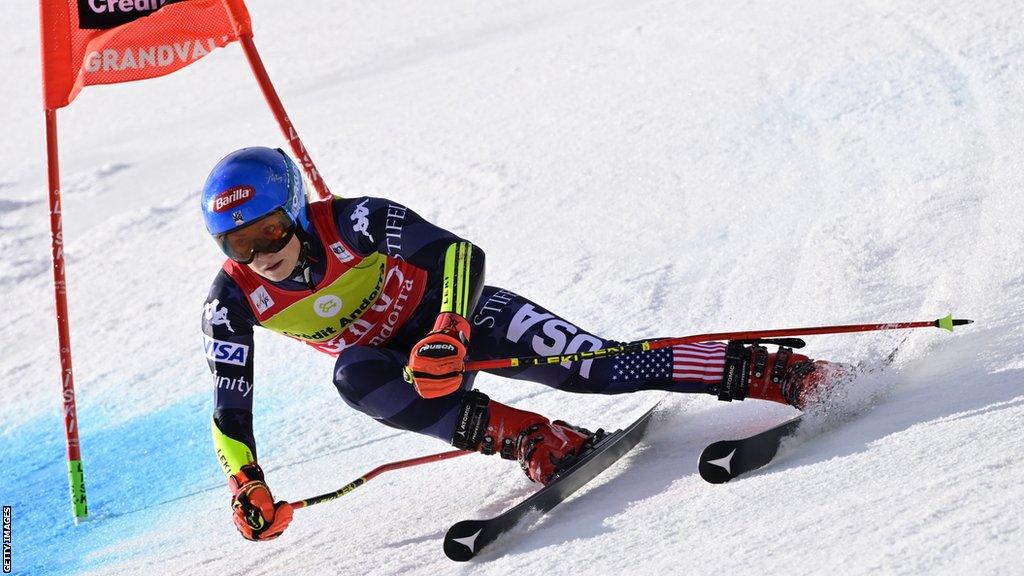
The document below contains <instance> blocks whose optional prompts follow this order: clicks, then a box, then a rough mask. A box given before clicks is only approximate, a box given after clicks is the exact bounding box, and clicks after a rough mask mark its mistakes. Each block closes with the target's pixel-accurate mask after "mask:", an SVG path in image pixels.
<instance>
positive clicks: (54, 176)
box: [46, 108, 89, 524]
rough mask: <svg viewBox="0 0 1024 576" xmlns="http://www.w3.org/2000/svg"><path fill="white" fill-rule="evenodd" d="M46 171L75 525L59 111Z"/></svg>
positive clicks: (81, 492)
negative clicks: (59, 159) (58, 131)
mask: <svg viewBox="0 0 1024 576" xmlns="http://www.w3.org/2000/svg"><path fill="white" fill-rule="evenodd" d="M46 169H47V180H48V184H49V188H50V193H49V198H50V239H51V242H52V245H53V253H52V258H53V300H54V305H55V307H56V318H57V340H58V345H59V351H60V370H61V382H62V398H63V404H64V433H65V436H66V438H67V447H68V483H69V485H70V487H71V509H72V512H74V514H75V524H78V523H79V521H81V520H84V519H85V518H87V517H88V516H89V506H88V504H87V502H86V498H85V474H84V472H83V469H82V452H81V447H80V444H79V441H78V412H77V411H76V409H75V378H74V376H73V374H72V371H71V331H70V330H69V328H68V298H67V280H65V277H64V236H63V225H62V215H61V212H62V210H61V203H60V166H59V164H58V155H57V111H56V110H54V109H49V108H48V109H47V110H46Z"/></svg>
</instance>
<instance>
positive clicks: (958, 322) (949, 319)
mask: <svg viewBox="0 0 1024 576" xmlns="http://www.w3.org/2000/svg"><path fill="white" fill-rule="evenodd" d="M973 323H974V320H967V319H966V318H953V315H952V314H947V315H946V316H945V317H943V318H939V319H938V320H936V321H935V327H936V328H942V329H944V330H949V331H950V332H952V331H953V327H954V326H964V325H967V324H973Z"/></svg>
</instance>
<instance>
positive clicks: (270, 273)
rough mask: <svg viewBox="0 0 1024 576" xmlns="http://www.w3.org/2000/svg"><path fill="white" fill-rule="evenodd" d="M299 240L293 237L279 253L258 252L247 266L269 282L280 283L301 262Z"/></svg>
mask: <svg viewBox="0 0 1024 576" xmlns="http://www.w3.org/2000/svg"><path fill="white" fill-rule="evenodd" d="M299 248H300V245H299V238H298V236H292V239H291V240H290V241H289V242H288V243H287V244H285V246H284V248H281V249H280V250H278V251H277V252H272V253H270V254H265V253H263V252H257V253H256V257H255V258H253V260H252V262H250V263H248V264H246V266H248V267H249V269H250V270H252V271H253V272H255V273H257V274H259V275H260V276H263V277H264V278H266V279H268V280H273V281H274V282H280V281H281V280H284V279H285V278H287V277H288V275H289V274H291V273H292V270H294V269H295V265H296V264H298V262H299Z"/></svg>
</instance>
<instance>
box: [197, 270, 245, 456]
mask: <svg viewBox="0 0 1024 576" xmlns="http://www.w3.org/2000/svg"><path fill="white" fill-rule="evenodd" d="M255 324H256V318H255V316H254V315H253V314H252V311H251V309H250V308H249V306H248V304H247V303H246V302H245V300H244V297H243V295H242V292H241V290H240V289H239V288H238V285H237V284H235V282H234V281H233V280H232V279H231V278H230V277H229V276H228V275H227V273H226V272H224V271H221V272H220V273H219V274H218V275H217V278H216V279H215V280H214V282H213V286H212V287H211V288H210V294H209V296H208V297H207V299H206V303H205V304H204V305H203V317H202V330H203V352H204V354H205V355H206V360H207V364H208V365H209V367H210V372H211V373H212V374H213V397H214V412H213V422H212V423H211V432H212V436H213V443H214V450H215V451H216V453H217V460H218V461H219V462H220V464H221V466H222V467H223V468H224V471H225V473H227V474H235V473H237V472H238V469H239V468H241V467H242V466H243V465H245V464H248V463H250V462H255V461H256V441H255V438H254V436H253V429H252V395H253V327H254V326H255Z"/></svg>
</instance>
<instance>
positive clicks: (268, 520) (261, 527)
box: [228, 463, 292, 542]
mask: <svg viewBox="0 0 1024 576" xmlns="http://www.w3.org/2000/svg"><path fill="white" fill-rule="evenodd" d="M228 488H230V489H231V508H232V509H233V510H234V520H235V526H237V527H238V531H239V532H241V533H242V536H244V537H245V539H246V540H252V541H254V542H255V541H257V540H273V539H274V538H277V537H278V536H280V535H281V533H282V532H284V529H285V528H287V527H288V524H290V523H291V521H292V505H291V504H289V503H287V502H283V501H282V502H278V503H277V504H274V497H273V496H271V494H270V488H267V485H266V484H265V483H264V482H263V470H262V469H260V466H259V464H256V463H252V464H246V465H245V466H242V469H241V470H240V471H239V472H238V474H235V475H234V476H231V477H229V478H228Z"/></svg>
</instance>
